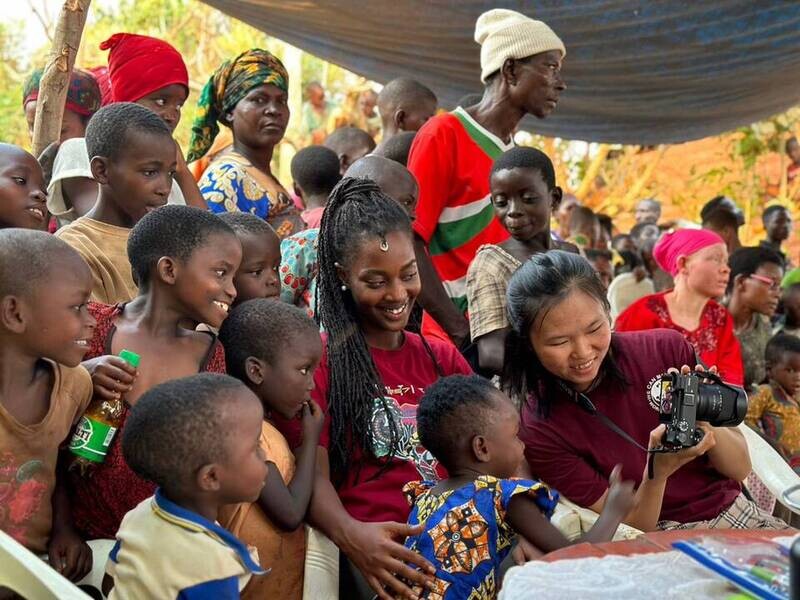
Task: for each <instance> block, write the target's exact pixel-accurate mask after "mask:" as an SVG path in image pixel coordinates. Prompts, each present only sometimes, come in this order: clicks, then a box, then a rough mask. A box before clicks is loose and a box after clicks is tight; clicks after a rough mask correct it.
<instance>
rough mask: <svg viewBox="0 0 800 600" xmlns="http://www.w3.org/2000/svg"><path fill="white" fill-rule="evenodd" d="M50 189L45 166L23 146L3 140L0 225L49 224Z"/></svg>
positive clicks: (35, 226)
mask: <svg viewBox="0 0 800 600" xmlns="http://www.w3.org/2000/svg"><path fill="white" fill-rule="evenodd" d="M46 202H47V191H46V188H45V185H44V176H43V175H42V167H41V166H39V163H38V162H37V160H36V159H35V158H34V157H33V155H32V154H30V153H29V152H26V151H25V150H23V149H22V148H20V147H19V146H15V145H13V144H3V143H0V229H2V228H5V227H21V228H23V229H38V230H39V231H43V230H45V229H46V228H47V221H48V216H49V215H48V213H47V206H46Z"/></svg>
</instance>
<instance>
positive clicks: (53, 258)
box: [0, 229, 95, 581]
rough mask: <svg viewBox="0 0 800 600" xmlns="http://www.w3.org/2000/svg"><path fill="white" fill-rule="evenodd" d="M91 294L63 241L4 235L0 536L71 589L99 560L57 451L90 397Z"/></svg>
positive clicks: (88, 280)
mask: <svg viewBox="0 0 800 600" xmlns="http://www.w3.org/2000/svg"><path fill="white" fill-rule="evenodd" d="M19 257H25V258H24V260H19ZM91 287H92V276H91V273H90V272H89V268H88V267H87V266H86V264H85V263H84V262H83V260H81V257H80V255H78V253H77V252H75V251H74V250H72V249H71V248H70V247H69V246H67V245H66V244H65V243H64V242H62V241H60V240H57V239H56V238H54V237H52V236H51V235H49V234H47V233H44V232H38V231H25V230H22V229H6V230H4V231H0V364H2V368H0V488H2V490H3V498H2V504H3V510H0V529H2V530H3V531H4V532H6V533H7V534H8V535H10V536H11V537H12V538H14V539H15V540H16V541H18V542H19V543H20V544H22V545H23V546H25V547H26V548H27V549H28V550H30V551H32V552H35V553H37V554H47V555H49V558H50V564H51V565H52V566H53V568H54V569H56V570H57V571H59V572H60V573H61V574H62V575H64V576H65V577H68V578H69V579H72V580H73V581H77V580H79V579H81V578H82V577H83V576H84V575H86V573H87V572H88V571H89V569H90V568H91V565H92V552H91V550H90V549H89V547H88V546H87V545H86V543H84V542H83V541H82V540H81V538H80V537H79V536H78V534H77V533H76V531H75V529H74V527H73V524H72V518H71V516H70V506H69V499H68V497H67V492H66V489H65V480H64V476H65V473H64V471H63V470H62V469H61V464H62V463H61V460H60V459H59V449H60V448H62V447H63V446H64V445H65V443H66V442H68V441H69V434H70V432H71V430H72V428H73V426H74V425H75V423H77V421H78V419H80V417H81V415H82V414H83V411H84V410H85V409H86V406H87V405H88V403H89V400H90V399H91V397H92V382H91V378H90V377H89V374H88V373H87V372H86V370H85V369H84V368H83V367H80V366H79V365H80V362H81V360H83V356H84V354H86V351H87V349H88V340H89V339H90V338H91V337H92V329H93V328H94V324H95V321H94V319H93V318H92V317H91V315H90V314H89V313H88V312H87V310H86V303H87V301H88V299H89V293H90V291H91Z"/></svg>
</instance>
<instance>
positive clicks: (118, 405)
mask: <svg viewBox="0 0 800 600" xmlns="http://www.w3.org/2000/svg"><path fill="white" fill-rule="evenodd" d="M119 357H120V358H121V359H122V360H124V361H125V362H126V363H128V364H129V365H130V366H132V367H134V368H139V362H140V360H141V359H140V357H139V355H138V354H136V353H134V352H131V351H130V350H123V351H122V352H120V353H119ZM122 411H123V404H122V398H121V397H120V398H116V399H114V400H104V399H102V398H97V399H95V400H94V401H92V403H91V404H89V407H88V408H87V409H86V412H85V413H84V415H83V416H82V417H81V420H80V422H79V423H78V426H77V428H76V429H75V434H74V435H73V436H72V440H71V441H70V443H69V449H70V451H71V452H72V453H73V454H75V456H76V458H75V460H74V461H73V463H72V465H70V469H77V470H78V471H80V473H81V474H82V475H85V474H86V473H87V472H90V471H91V469H92V468H93V467H94V465H97V464H100V463H102V462H103V461H104V460H105V458H106V454H108V448H109V446H110V445H111V441H112V440H113V439H114V435H115V434H116V433H117V430H118V429H119V426H120V422H121V420H122Z"/></svg>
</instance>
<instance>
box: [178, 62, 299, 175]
mask: <svg viewBox="0 0 800 600" xmlns="http://www.w3.org/2000/svg"><path fill="white" fill-rule="evenodd" d="M270 83H271V84H272V85H274V86H276V87H278V88H280V89H282V90H283V91H284V92H286V91H288V89H289V74H288V73H287V72H286V68H285V67H284V66H283V63H281V61H279V60H278V59H277V58H276V57H275V56H274V55H273V54H271V53H270V52H267V51H266V50H260V49H258V48H255V49H253V50H248V51H246V52H242V53H241V54H240V55H239V56H237V57H236V58H234V59H233V60H232V61H231V60H228V61H225V62H224V63H222V64H221V65H220V66H219V68H218V69H217V70H216V71H214V74H213V75H212V76H211V78H210V79H209V80H208V83H206V85H205V87H204V88H203V91H202V92H201V93H200V100H199V101H198V103H197V104H198V111H197V117H195V120H194V123H193V124H192V139H191V141H190V142H189V155H188V156H187V157H186V160H187V161H188V162H192V161H194V160H197V159H198V158H200V157H202V156H203V155H204V154H205V153H206V152H208V149H209V148H211V144H212V143H214V138H215V137H217V133H219V125H218V123H220V122H221V120H222V118H223V117H224V116H225V115H226V114H227V113H229V112H230V111H232V110H233V109H234V108H235V107H236V105H237V104H238V103H239V101H240V100H241V99H242V98H244V97H245V96H246V95H247V94H248V92H249V91H250V90H252V89H253V88H255V87H258V86H261V85H266V84H270Z"/></svg>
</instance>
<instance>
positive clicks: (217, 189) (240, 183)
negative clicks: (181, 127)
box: [187, 49, 304, 238]
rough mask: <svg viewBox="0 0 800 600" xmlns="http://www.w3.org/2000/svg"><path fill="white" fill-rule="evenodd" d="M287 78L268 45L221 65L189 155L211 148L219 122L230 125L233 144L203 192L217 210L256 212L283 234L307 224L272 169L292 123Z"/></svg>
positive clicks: (203, 99) (203, 182)
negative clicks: (273, 161) (285, 134)
mask: <svg viewBox="0 0 800 600" xmlns="http://www.w3.org/2000/svg"><path fill="white" fill-rule="evenodd" d="M288 82H289V77H288V75H287V73H286V69H285V68H284V66H283V64H281V62H280V61H279V60H278V59H277V58H275V56H273V55H272V54H270V53H269V52H267V51H266V50H259V49H254V50H248V51H247V52H244V53H242V54H240V55H239V56H237V57H236V58H235V59H233V60H232V61H226V62H225V63H223V64H222V65H220V67H219V68H218V69H217V70H216V71H215V72H214V74H213V75H212V76H211V79H209V81H208V83H207V84H206V86H205V87H204V88H203V92H202V94H201V96H200V100H199V102H198V106H199V109H198V114H197V118H196V119H195V122H194V124H193V126H192V140H191V143H190V148H189V156H188V157H187V161H189V162H192V161H194V160H197V159H198V158H201V157H202V156H203V155H205V154H206V153H207V152H208V150H209V148H210V147H211V145H212V143H213V141H214V138H215V137H216V135H217V133H219V123H222V124H223V125H225V126H226V127H229V128H230V129H231V132H232V134H233V144H232V145H231V146H230V148H229V149H228V150H227V151H224V152H221V153H220V154H218V155H217V156H216V157H215V158H214V159H213V160H212V161H211V163H210V164H209V165H208V167H207V168H206V170H205V172H204V173H203V175H202V177H201V178H200V182H199V188H200V193H201V194H202V195H203V198H204V199H205V201H206V204H207V205H208V208H209V210H211V211H212V212H215V213H222V212H236V211H241V212H248V213H252V214H254V215H256V216H258V217H260V218H262V219H265V220H266V221H268V222H269V223H270V225H272V227H273V228H274V229H275V231H276V232H277V233H278V235H279V236H280V237H281V238H285V237H286V236H288V235H291V234H293V233H296V232H298V231H300V230H301V229H303V228H304V226H303V222H302V220H301V218H300V211H299V210H298V209H297V207H296V206H295V205H294V202H292V199H291V198H290V197H289V194H288V193H287V192H286V190H285V189H284V188H283V186H282V185H281V184H280V182H278V180H277V179H276V178H275V177H274V176H273V175H272V173H271V172H270V161H271V160H272V153H273V150H274V149H275V146H276V145H277V144H278V143H279V142H280V141H281V139H283V135H284V133H285V132H286V126H287V124H288V123H289V106H288Z"/></svg>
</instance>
